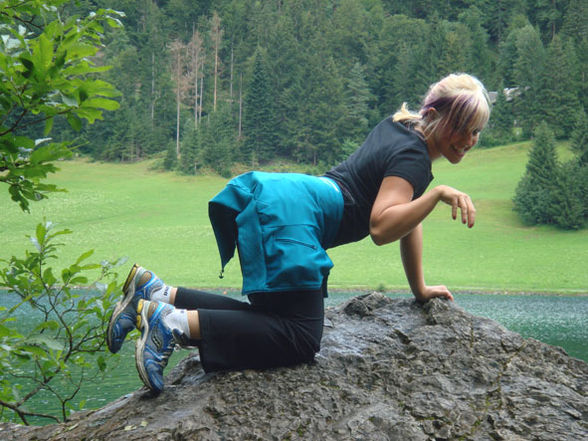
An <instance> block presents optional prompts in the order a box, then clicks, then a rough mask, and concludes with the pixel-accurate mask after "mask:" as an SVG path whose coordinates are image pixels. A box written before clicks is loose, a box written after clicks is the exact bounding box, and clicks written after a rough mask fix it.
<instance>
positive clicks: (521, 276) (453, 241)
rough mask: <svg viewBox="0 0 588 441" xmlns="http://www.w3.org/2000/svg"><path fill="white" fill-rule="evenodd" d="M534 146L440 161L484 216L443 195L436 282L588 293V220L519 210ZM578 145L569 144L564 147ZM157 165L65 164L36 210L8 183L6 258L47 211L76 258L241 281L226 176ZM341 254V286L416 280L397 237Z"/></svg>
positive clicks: (431, 270) (202, 282) (438, 170)
mask: <svg viewBox="0 0 588 441" xmlns="http://www.w3.org/2000/svg"><path fill="white" fill-rule="evenodd" d="M529 147H530V144H529V143H521V144H515V145H511V146H505V147H498V148H494V149H489V150H482V149H477V150H474V151H473V152H471V153H470V154H469V155H468V157H466V158H465V159H464V161H463V162H462V164H460V165H457V166H454V165H451V164H449V163H447V162H444V161H443V160H440V161H438V162H437V163H434V164H433V173H434V175H435V180H434V181H433V184H432V185H436V184H441V183H443V184H447V185H451V186H454V187H457V188H459V189H460V190H462V191H465V192H467V193H469V194H470V196H471V197H472V198H473V200H474V202H475V204H476V208H477V211H478V214H477V221H476V225H475V227H474V228H473V229H471V230H470V229H468V228H466V227H465V226H463V225H462V224H461V223H459V222H457V221H453V220H452V219H451V210H450V207H448V206H445V205H442V204H440V205H439V206H438V207H437V209H436V210H435V212H434V213H433V214H432V215H431V216H429V218H428V219H427V220H426V221H425V223H424V228H425V230H424V231H425V233H424V234H425V246H424V265H425V274H426V278H427V282H428V283H430V284H446V285H447V286H448V287H449V288H450V289H453V290H460V291H461V290H465V291H468V290H481V291H497V292H503V291H504V292H518V291H524V292H557V293H578V292H581V293H585V292H588V271H587V270H586V265H587V263H588V230H584V231H580V232H568V231H561V230H557V229H554V228H551V227H527V226H524V225H522V224H521V222H520V221H519V219H518V218H517V217H516V215H515V213H514V212H513V211H512V202H511V199H512V196H513V194H514V190H515V188H516V184H517V182H518V180H519V179H520V177H521V176H522V174H523V172H524V169H525V164H526V161H527V152H528V149H529ZM568 155H569V152H567V149H566V146H560V157H565V156H568ZM150 164H151V163H150V162H142V163H136V164H102V163H90V162H86V161H83V160H76V161H71V162H62V163H60V164H59V165H60V168H61V171H60V172H58V173H57V174H56V175H54V176H53V177H52V178H51V182H53V183H55V184H57V185H59V186H60V187H63V188H66V189H68V192H67V193H57V194H54V195H51V196H50V198H49V199H48V200H44V201H41V202H38V203H33V204H32V205H31V213H30V214H25V213H22V212H21V211H20V209H19V208H18V206H17V204H15V203H13V202H11V201H10V200H9V196H8V192H7V191H6V188H4V187H0V212H1V213H2V221H1V222H0V244H1V249H0V258H8V257H9V256H11V255H13V254H15V255H22V254H23V250H24V249H25V247H30V246H31V245H30V243H29V242H28V240H27V239H26V237H25V236H26V235H29V234H32V233H33V231H34V226H35V225H36V224H37V223H38V222H39V221H41V220H42V219H43V218H46V219H47V220H50V221H52V222H54V223H56V224H58V225H59V226H60V227H63V228H69V229H72V230H73V234H71V235H68V236H63V240H62V241H61V242H63V243H65V244H66V247H65V248H64V250H63V253H62V255H61V256H60V257H62V258H63V259H64V260H63V262H64V263H65V262H67V263H69V262H71V261H72V259H74V258H75V257H77V255H79V254H81V253H82V252H83V251H85V250H88V249H94V250H95V254H94V256H93V259H94V261H100V260H102V259H113V258H117V257H121V256H128V258H129V261H128V264H127V265H126V266H125V268H124V269H122V271H121V272H125V271H126V270H127V267H128V266H130V264H132V263H133V262H138V263H140V264H141V265H143V266H146V267H148V268H151V269H153V270H154V271H155V272H156V273H157V274H158V275H159V276H160V277H162V278H164V279H165V280H166V281H167V282H169V283H170V284H172V285H184V286H191V287H199V288H216V289H218V288H239V287H240V284H241V278H240V271H239V264H238V261H237V260H233V261H231V262H230V263H229V265H228V267H227V269H226V271H225V278H224V279H222V280H219V279H218V274H219V270H220V260H219V257H218V252H217V249H216V242H215V240H214V236H213V233H212V229H211V228H210V224H209V222H208V215H207V201H208V200H209V199H210V198H211V197H212V196H214V195H215V194H216V193H217V192H218V191H219V190H220V189H221V188H222V187H223V186H224V184H225V183H226V180H225V179H223V178H220V177H216V176H198V177H186V176H179V175H176V174H173V173H162V172H157V171H153V170H151V169H150ZM329 254H330V256H331V258H332V259H333V261H334V262H335V268H334V269H333V271H332V273H331V277H330V279H329V282H330V286H331V288H336V289H345V290H358V289H359V290H363V289H386V290H397V289H406V288H407V284H406V281H405V278H404V273H403V270H402V264H401V261H400V257H399V253H398V246H397V245H396V244H392V245H387V246H383V247H377V246H375V245H373V244H372V243H371V241H370V240H369V239H365V240H363V241H361V242H359V243H355V244H350V245H347V246H344V247H339V248H335V249H333V250H331V251H330V252H329ZM57 266H58V265H57ZM124 275H125V274H121V278H122V277H124Z"/></svg>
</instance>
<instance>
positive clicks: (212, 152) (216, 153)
mask: <svg viewBox="0 0 588 441" xmlns="http://www.w3.org/2000/svg"><path fill="white" fill-rule="evenodd" d="M198 130H199V132H200V131H203V133H202V134H201V136H202V139H201V141H200V145H201V146H202V148H201V153H200V154H201V158H202V162H203V163H204V164H206V165H207V166H209V167H212V168H213V169H214V170H215V171H216V172H217V173H218V174H220V175H221V176H223V177H226V178H228V177H230V176H231V165H232V164H233V160H234V157H235V144H236V141H235V130H234V122H233V118H232V115H231V106H230V104H229V103H225V102H223V101H219V103H218V107H217V110H216V112H212V113H210V114H209V115H208V118H207V119H206V121H203V123H202V124H201V126H200V128H199V129H198Z"/></svg>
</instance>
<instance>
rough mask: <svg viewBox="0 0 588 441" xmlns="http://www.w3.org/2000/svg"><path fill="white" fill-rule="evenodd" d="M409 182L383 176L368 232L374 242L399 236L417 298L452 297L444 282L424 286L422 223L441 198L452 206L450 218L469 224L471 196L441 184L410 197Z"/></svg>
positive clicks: (408, 273)
mask: <svg viewBox="0 0 588 441" xmlns="http://www.w3.org/2000/svg"><path fill="white" fill-rule="evenodd" d="M413 191H414V190H413V187H412V185H411V184H410V183H409V182H408V181H406V180H405V179H403V178H400V177H396V176H390V177H387V178H384V180H383V181H382V185H381V186H380V190H379V192H378V196H377V197H376V201H375V202H374V206H373V208H372V212H371V216H370V235H371V237H372V240H373V241H374V242H375V243H376V244H377V245H383V244H386V243H389V242H393V241H395V240H398V239H400V253H401V257H402V263H403V265H404V271H405V273H406V278H407V280H408V283H409V285H410V288H411V290H412V292H413V294H414V296H415V297H416V299H417V300H418V301H426V300H428V299H430V298H432V297H444V298H446V299H449V300H453V296H452V295H451V292H450V291H449V290H448V289H447V287H445V286H443V285H438V286H427V285H426V284H425V278H424V273H423V266H422V250H423V230H422V225H421V222H422V221H423V220H424V219H425V218H426V217H427V216H428V215H429V213H430V212H431V211H433V209H434V208H435V206H436V205H437V202H439V201H443V202H445V203H446V204H449V205H451V207H452V210H451V213H452V217H453V219H456V218H457V210H458V209H460V210H461V220H462V222H463V223H464V224H465V223H467V224H468V226H469V227H472V226H473V225H474V221H475V216H476V210H475V208H474V205H473V203H472V201H471V199H470V197H469V196H468V195H467V194H465V193H462V192H460V191H459V190H456V189H454V188H451V187H447V186H445V185H440V186H438V187H435V188H433V189H432V190H430V191H429V192H427V193H425V194H424V195H423V196H421V197H420V198H417V199H415V200H412V197H413Z"/></svg>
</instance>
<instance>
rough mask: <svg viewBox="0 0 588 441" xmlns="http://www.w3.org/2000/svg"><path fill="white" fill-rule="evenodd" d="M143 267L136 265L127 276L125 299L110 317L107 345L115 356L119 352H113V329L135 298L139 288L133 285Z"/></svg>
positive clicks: (124, 290) (118, 304)
mask: <svg viewBox="0 0 588 441" xmlns="http://www.w3.org/2000/svg"><path fill="white" fill-rule="evenodd" d="M140 268H141V267H140V266H139V265H137V264H136V263H135V264H134V265H133V267H132V268H131V271H129V275H128V276H127V280H125V284H124V285H123V298H122V299H121V300H119V302H118V303H117V304H116V306H115V307H114V311H113V312H112V315H111V316H110V321H109V322H108V329H107V331H106V344H107V345H108V350H109V351H110V352H112V353H113V354H116V352H118V351H113V350H112V328H113V326H114V324H115V323H116V321H117V320H118V317H119V316H120V314H121V313H122V312H123V311H124V309H125V308H126V307H127V306H128V305H129V303H131V301H132V300H133V297H134V296H135V287H136V286H137V285H136V284H135V283H132V282H133V281H134V279H135V276H136V275H137V272H138V271H139V269H140Z"/></svg>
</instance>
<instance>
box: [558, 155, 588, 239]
mask: <svg viewBox="0 0 588 441" xmlns="http://www.w3.org/2000/svg"><path fill="white" fill-rule="evenodd" d="M587 191H588V166H587V165H582V164H580V163H579V162H577V161H575V160H572V161H569V162H567V163H566V164H564V165H563V166H562V167H561V169H560V170H559V173H558V179H557V182H556V189H555V192H554V208H555V209H554V212H555V217H554V220H555V222H556V224H557V226H558V227H560V228H564V229H566V230H579V229H580V228H582V227H583V226H584V225H585V224H586V221H587V220H588V195H587V194H586V192H587Z"/></svg>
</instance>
